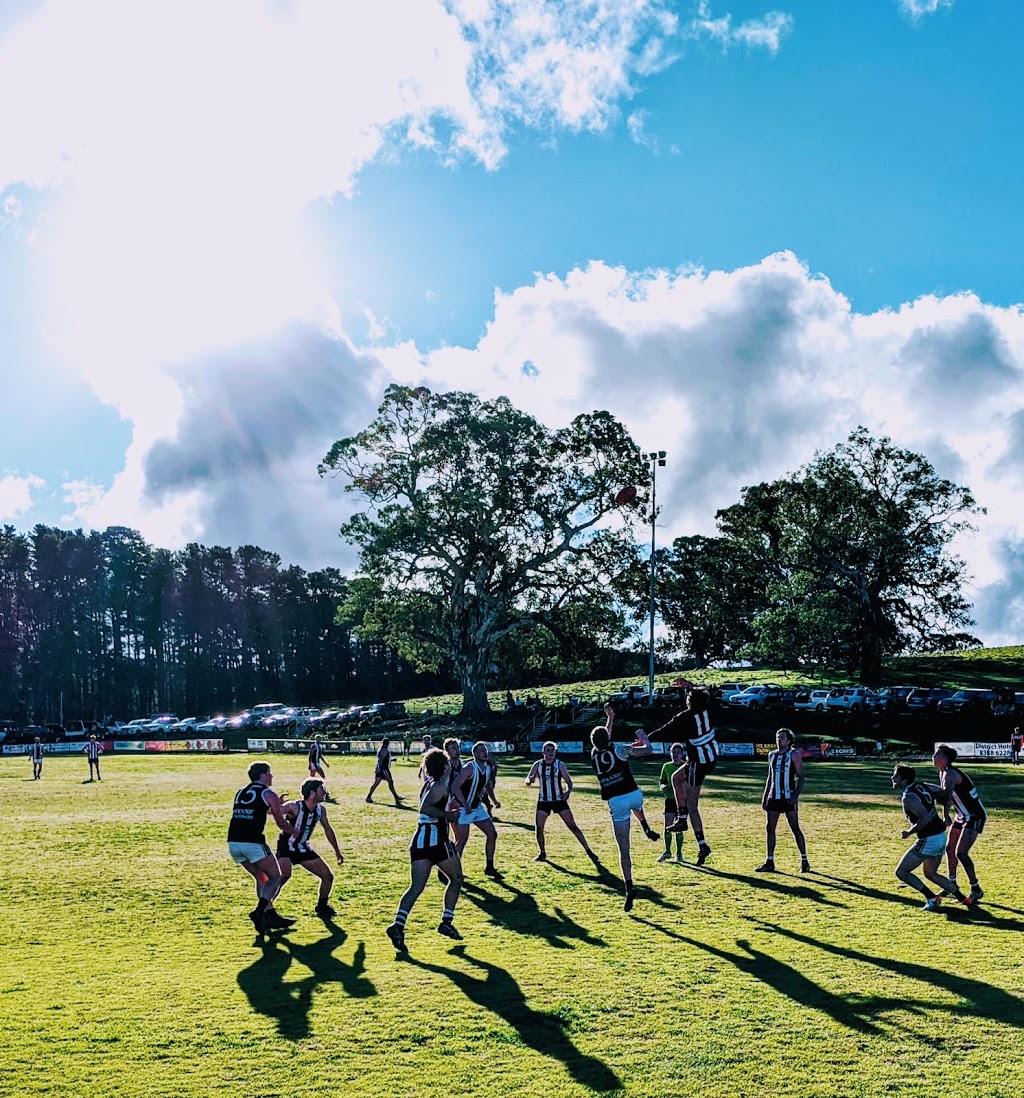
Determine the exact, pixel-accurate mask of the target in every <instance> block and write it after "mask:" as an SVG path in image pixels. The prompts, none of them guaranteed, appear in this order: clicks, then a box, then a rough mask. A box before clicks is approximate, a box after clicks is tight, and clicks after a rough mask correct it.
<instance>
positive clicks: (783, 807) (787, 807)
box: [764, 797, 796, 812]
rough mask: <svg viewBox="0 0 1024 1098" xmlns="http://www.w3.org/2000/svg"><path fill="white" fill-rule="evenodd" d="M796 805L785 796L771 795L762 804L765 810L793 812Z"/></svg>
mask: <svg viewBox="0 0 1024 1098" xmlns="http://www.w3.org/2000/svg"><path fill="white" fill-rule="evenodd" d="M795 809H796V805H795V804H794V803H793V802H792V801H791V800H787V799H786V798H785V797H773V798H771V799H770V800H769V801H768V803H767V804H766V805H765V806H764V810H765V812H793V811H795Z"/></svg>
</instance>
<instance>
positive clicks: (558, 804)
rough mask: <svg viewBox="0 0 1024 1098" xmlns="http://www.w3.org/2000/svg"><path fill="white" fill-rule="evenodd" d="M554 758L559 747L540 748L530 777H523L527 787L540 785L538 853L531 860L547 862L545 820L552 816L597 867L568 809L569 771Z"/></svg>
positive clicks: (596, 857)
mask: <svg viewBox="0 0 1024 1098" xmlns="http://www.w3.org/2000/svg"><path fill="white" fill-rule="evenodd" d="M557 754H558V745H557V744H556V743H554V742H552V741H551V740H548V742H547V743H546V744H544V746H543V747H542V748H541V753H540V758H539V759H538V760H537V762H535V763H534V764H533V766H532V767H531V768H530V773H529V774H527V775H526V783H525V784H526V785H533V784H534V783H535V782H537V783H539V788H538V790H537V815H536V826H537V849H538V850H539V853H538V855H537V856H536V858H534V859H533V860H534V861H535V862H546V861H547V860H548V855H547V850H546V848H545V845H544V825H545V824H546V823H547V822H548V816H550V815H551V813H552V812H554V813H556V814H557V815H558V816H559V817H560V818H561V820H562V822H563V823H564V824H565V826H566V827H567V828H568V829H569V830H570V831H571V832H572V834H573V835H575V836H576V840H577V842H579V844H580V846H582V847H583V849H584V850H585V851H586V853H587V857H588V858H589V859H590V860H591V861H592V862H593V863H594V865H600V864H601V862H600V859H599V858H598V856H597V855H596V854H595V853H594V852H593V850H591V849H590V846H589V844H588V843H587V840H586V836H584V834H583V832H582V831H581V830H580V828H579V825H578V824H577V823H576V820H575V818H574V816H573V814H572V809H571V808H570V807H569V794H570V793H572V778H570V777H569V771H568V770H566V768H565V764H564V763H563V762H562V760H561V759H559V758H556V756H557Z"/></svg>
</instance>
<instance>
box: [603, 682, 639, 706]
mask: <svg viewBox="0 0 1024 1098" xmlns="http://www.w3.org/2000/svg"><path fill="white" fill-rule="evenodd" d="M646 700H647V686H646V684H644V685H640V684H637V685H635V686H627V687H626V688H625V689H624V690H619V691H617V692H616V693H614V694H611V695H609V697H608V704H609V705H635V704H636V703H637V702H643V701H646Z"/></svg>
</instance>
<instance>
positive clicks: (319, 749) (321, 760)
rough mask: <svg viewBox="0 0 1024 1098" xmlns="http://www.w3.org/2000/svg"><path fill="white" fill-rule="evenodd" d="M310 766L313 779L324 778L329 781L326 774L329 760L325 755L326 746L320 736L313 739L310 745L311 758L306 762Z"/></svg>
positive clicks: (310, 774)
mask: <svg viewBox="0 0 1024 1098" xmlns="http://www.w3.org/2000/svg"><path fill="white" fill-rule="evenodd" d="M306 763H307V765H308V766H309V776H310V777H311V778H323V779H324V781H326V780H327V775H326V774H325V773H324V767H326V766H327V765H328V763H327V758H326V756H325V754H324V744H323V740H322V739H321V737H320V735H319V734H318V735H316V736H314V737H313V742H312V743H311V744H310V745H309V756H308V757H307V760H306Z"/></svg>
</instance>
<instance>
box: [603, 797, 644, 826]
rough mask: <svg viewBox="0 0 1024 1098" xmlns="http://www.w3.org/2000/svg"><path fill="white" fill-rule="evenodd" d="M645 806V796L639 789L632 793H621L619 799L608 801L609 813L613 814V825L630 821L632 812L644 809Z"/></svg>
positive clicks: (614, 798) (612, 798) (611, 798)
mask: <svg viewBox="0 0 1024 1098" xmlns="http://www.w3.org/2000/svg"><path fill="white" fill-rule="evenodd" d="M643 806H644V795H643V793H642V792H641V791H640V790H639V789H634V790H633V792H632V793H620V794H619V795H618V796H617V797H610V798H609V799H608V811H609V812H610V813H611V814H612V823H622V821H623V820H628V819H629V815H630V813H631V812H633V811H634V810H639V809H642V808H643Z"/></svg>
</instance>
